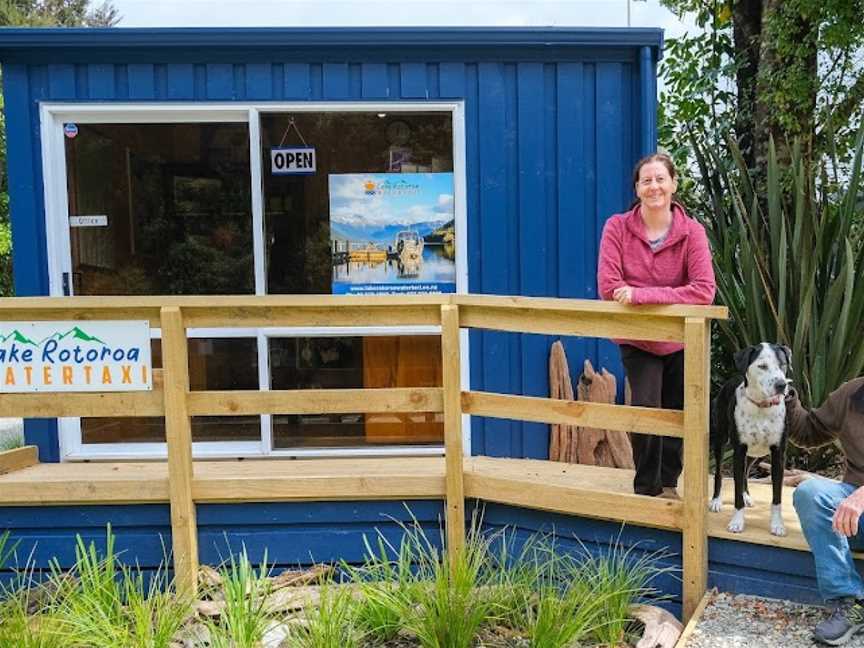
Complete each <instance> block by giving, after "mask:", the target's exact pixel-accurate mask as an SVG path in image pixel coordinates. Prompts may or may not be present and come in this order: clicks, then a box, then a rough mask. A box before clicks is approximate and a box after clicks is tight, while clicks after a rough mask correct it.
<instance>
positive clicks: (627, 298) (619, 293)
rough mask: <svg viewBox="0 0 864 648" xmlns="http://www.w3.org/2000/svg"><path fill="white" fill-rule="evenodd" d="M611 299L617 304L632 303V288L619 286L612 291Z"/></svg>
mask: <svg viewBox="0 0 864 648" xmlns="http://www.w3.org/2000/svg"><path fill="white" fill-rule="evenodd" d="M612 299H614V300H615V301H617V302H618V303H619V304H632V303H633V288H632V287H631V286H621V287H620V288H616V289H615V290H613V291H612Z"/></svg>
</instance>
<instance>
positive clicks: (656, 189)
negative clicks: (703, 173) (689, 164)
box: [636, 160, 678, 211]
mask: <svg viewBox="0 0 864 648" xmlns="http://www.w3.org/2000/svg"><path fill="white" fill-rule="evenodd" d="M677 189H678V180H677V179H676V178H674V177H673V176H672V174H671V173H670V172H669V169H668V168H666V165H665V164H663V162H661V161H659V160H653V161H651V162H647V163H645V164H643V165H642V166H641V167H640V168H639V177H638V179H637V180H636V196H637V197H638V198H639V200H640V201H641V202H642V207H643V208H644V209H651V210H652V211H653V210H658V211H659V210H663V209H666V210H668V209H670V208H671V206H672V196H673V195H674V194H675V192H676V191H677Z"/></svg>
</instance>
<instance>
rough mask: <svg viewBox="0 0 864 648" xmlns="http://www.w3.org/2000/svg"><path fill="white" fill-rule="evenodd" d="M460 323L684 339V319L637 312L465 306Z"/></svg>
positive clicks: (522, 330)
mask: <svg viewBox="0 0 864 648" xmlns="http://www.w3.org/2000/svg"><path fill="white" fill-rule="evenodd" d="M459 323H460V325H461V326H463V327H466V328H480V329H493V330H496V331H510V332H512V333H540V334H544V335H574V336H583V337H597V338H609V337H614V338H625V339H632V340H659V341H663V342H680V341H682V340H683V339H684V325H683V322H682V321H681V320H680V319H672V318H668V317H657V316H653V315H640V314H637V313H616V314H614V315H610V314H608V313H583V312H580V311H558V310H534V309H532V308H513V307H512V306H461V307H460V316H459Z"/></svg>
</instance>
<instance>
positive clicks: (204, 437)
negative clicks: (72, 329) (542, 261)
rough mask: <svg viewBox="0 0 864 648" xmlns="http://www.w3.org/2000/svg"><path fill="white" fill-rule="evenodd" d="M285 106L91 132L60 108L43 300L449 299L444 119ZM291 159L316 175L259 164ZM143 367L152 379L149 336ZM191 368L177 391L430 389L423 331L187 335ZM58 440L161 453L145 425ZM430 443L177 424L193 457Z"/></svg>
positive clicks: (159, 436)
mask: <svg viewBox="0 0 864 648" xmlns="http://www.w3.org/2000/svg"><path fill="white" fill-rule="evenodd" d="M298 108H300V109H299V110H297V111H291V110H287V109H286V110H279V111H276V110H272V109H268V110H263V109H262V110H261V111H260V112H259V110H258V109H254V108H253V109H247V112H246V113H245V114H244V113H242V112H239V113H233V114H232V115H231V116H230V118H228V119H225V120H224V121H219V120H218V119H217V118H214V117H213V116H208V117H205V118H204V119H200V118H196V113H199V114H200V111H196V110H195V109H194V108H192V107H190V110H189V114H188V117H187V116H185V115H183V114H180V113H182V112H183V111H180V110H177V111H175V114H174V115H172V117H171V118H167V119H166V118H159V119H153V120H152V122H148V121H147V119H146V115H147V108H146V107H140V106H139V107H135V108H134V109H133V108H130V109H129V118H128V119H126V118H124V111H123V110H117V111H113V112H112V113H111V118H110V119H106V120H104V121H100V120H99V118H98V116H97V114H98V113H88V112H87V110H86V109H81V108H79V107H74V108H73V107H63V108H62V109H58V110H57V114H56V115H54V122H55V128H57V129H58V130H59V129H62V132H63V139H62V142H63V144H62V147H63V150H62V152H63V154H64V156H63V159H64V162H65V178H64V179H63V191H60V190H59V188H58V190H57V191H58V194H57V195H58V198H59V197H62V200H63V201H64V202H65V206H66V210H64V211H65V212H66V214H68V217H69V219H68V224H67V223H66V221H65V215H66V214H64V216H63V222H62V223H61V222H60V219H59V218H56V217H55V219H54V227H55V228H57V230H58V231H59V236H58V240H63V237H64V236H65V237H66V240H68V246H66V247H65V251H64V246H63V245H58V246H57V250H55V251H54V253H55V255H56V256H57V258H56V259H55V260H54V267H55V269H56V270H57V275H58V276H57V277H54V278H53V281H54V284H53V285H54V286H55V288H54V290H55V293H56V292H59V290H58V286H62V291H63V292H64V293H65V294H78V295H132V294H142V295H144V294H154V295H158V294H259V295H264V294H298V293H305V294H329V293H343V292H352V291H353V290H354V289H357V290H358V291H360V290H365V291H370V290H371V291H380V292H399V291H407V292H412V291H421V292H422V291H430V290H431V291H436V290H443V291H452V290H454V289H455V285H456V279H457V272H456V263H455V259H456V251H457V249H458V247H459V244H460V242H459V241H458V240H457V238H456V222H457V220H458V219H457V217H456V209H455V207H454V202H455V190H454V178H455V173H454V172H455V171H460V172H461V170H458V169H455V164H454V110H456V109H457V108H458V106H443V107H437V108H435V107H434V106H430V107H428V108H427V107H424V108H423V109H421V110H418V109H417V108H416V107H414V108H412V109H409V110H405V109H402V110H400V109H399V106H396V105H394V106H387V109H386V110H381V109H380V107H371V108H370V109H368V110H363V109H358V108H356V107H355V108H352V109H350V110H341V109H335V106H334V110H320V111H318V112H310V111H304V110H302V107H298ZM154 114H158V111H157V113H154ZM142 117H143V118H142ZM253 126H254V127H253ZM58 141H59V140H58ZM55 146H56V145H55ZM292 147H296V148H302V149H305V150H308V149H312V150H314V155H315V169H314V172H312V173H309V172H306V173H296V174H295V173H285V172H283V171H282V170H281V169H277V168H276V167H275V166H274V162H273V159H272V155H273V151H274V150H281V149H290V148H292ZM252 151H255V153H254V154H250V152H252ZM46 154H49V155H50V152H49V153H46ZM49 166H50V165H49ZM48 175H49V174H46V177H47V176H48ZM256 177H257V178H260V184H259V183H258V182H256V181H255V180H254V178H256ZM352 192H353V193H352ZM355 193H356V195H355ZM49 204H50V200H49ZM463 217H464V215H463ZM64 232H65V233H64ZM459 271H460V272H461V273H463V274H464V271H465V269H464V268H460V269H459ZM60 276H62V279H60ZM357 286H360V288H357ZM418 333H419V334H418ZM153 358H154V366H155V367H157V368H158V367H159V366H161V357H160V343H159V331H158V330H156V331H154V340H153ZM189 371H190V382H191V389H193V390H196V389H198V390H200V389H220V390H222V389H224V390H234V389H250V390H257V389H262V390H267V389H274V390H275V389H279V390H283V389H285V390H290V389H328V388H335V389H338V388H375V387H379V388H380V387H431V386H440V385H441V349H440V340H439V337H438V335H437V334H435V331H434V330H422V331H420V330H414V329H398V328H394V329H375V330H364V331H355V330H347V331H345V334H344V335H342V336H341V337H334V336H333V335H332V332H328V331H327V329H303V330H302V332H301V331H296V332H292V330H291V329H278V330H268V329H260V330H249V329H244V330H230V329H229V330H201V331H190V344H189ZM61 433H62V437H61V438H64V439H66V443H65V445H66V448H65V452H66V454H67V455H68V456H72V457H83V458H86V457H91V456H96V457H98V456H100V455H104V456H119V455H123V454H124V453H127V452H128V453H131V454H136V453H140V454H148V453H155V454H158V453H159V452H160V450H159V448H160V447H161V448H162V450H161V451H164V446H162V445H160V444H164V439H165V426H164V420H163V419H161V418H144V417H141V418H134V419H128V418H125V419H114V418H88V419H80V420H78V419H76V420H70V421H64V423H63V429H62V430H61ZM442 435H443V426H442V422H441V417H440V415H436V414H434V413H423V412H420V413H416V412H412V413H401V414H400V413H392V414H387V415H363V414H360V413H358V414H345V415H325V414H321V415H314V414H313V415H302V416H261V417H258V416H251V417H250V416H244V417H198V418H195V419H194V420H193V441H195V442H196V452H198V453H199V454H208V453H209V452H215V453H218V454H220V455H225V454H229V455H230V454H231V452H232V449H233V450H236V451H237V453H238V454H259V453H265V454H266V453H270V452H276V453H291V452H293V451H297V452H302V453H308V452H310V451H315V450H316V449H318V450H321V451H322V452H328V453H330V452H334V451H339V450H340V449H342V450H345V451H350V449H352V448H364V449H365V451H367V452H368V451H375V449H383V448H388V451H393V450H394V449H395V448H396V447H406V448H408V449H409V451H410V447H412V446H432V447H435V446H440V444H441V443H442ZM70 439H71V441H70Z"/></svg>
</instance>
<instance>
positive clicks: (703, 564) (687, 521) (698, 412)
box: [682, 317, 711, 623]
mask: <svg viewBox="0 0 864 648" xmlns="http://www.w3.org/2000/svg"><path fill="white" fill-rule="evenodd" d="M710 330H711V326H710V323H709V322H708V321H706V320H704V319H701V318H691V317H688V318H686V319H685V320H684V345H685V348H684V520H683V528H682V548H683V554H684V555H683V568H684V574H683V579H684V622H685V623H686V622H687V621H688V620H689V619H690V617H691V616H692V615H693V613H694V612H695V611H696V608H697V607H698V606H699V602H700V601H701V600H702V598H703V597H704V596H705V590H706V589H707V587H708V533H707V506H708V427H709V408H710V392H711V389H710V372H711V338H710V335H709V333H710Z"/></svg>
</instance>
